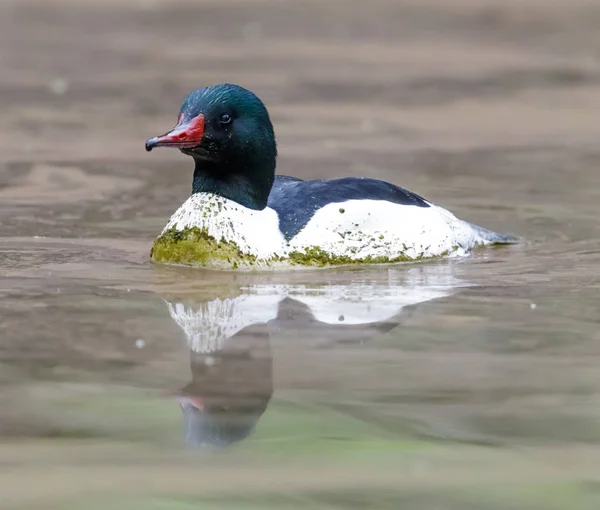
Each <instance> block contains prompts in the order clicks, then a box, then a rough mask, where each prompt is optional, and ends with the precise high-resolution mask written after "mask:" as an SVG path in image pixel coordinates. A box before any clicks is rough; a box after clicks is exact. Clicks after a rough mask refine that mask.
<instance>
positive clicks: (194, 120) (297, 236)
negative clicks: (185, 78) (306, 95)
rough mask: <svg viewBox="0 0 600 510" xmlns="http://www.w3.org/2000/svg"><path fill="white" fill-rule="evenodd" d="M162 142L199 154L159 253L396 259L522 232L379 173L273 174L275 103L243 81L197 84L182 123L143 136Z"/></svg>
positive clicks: (283, 262) (263, 260)
mask: <svg viewBox="0 0 600 510" xmlns="http://www.w3.org/2000/svg"><path fill="white" fill-rule="evenodd" d="M155 147H174V148H177V149H180V150H181V152H183V153H184V154H187V155H189V156H192V157H193V158H194V163H195V169H194V178H193V184H192V195H191V196H190V197H189V198H188V199H187V200H186V201H185V203H184V204H183V205H182V206H181V207H180V208H179V209H178V210H177V211H176V212H175V213H174V214H173V216H172V217H171V219H170V220H169V222H168V223H167V225H166V226H165V228H164V229H163V231H162V233H161V234H160V236H159V237H158V238H157V239H156V240H155V242H154V245H153V248H152V252H151V257H152V258H153V260H155V261H158V262H166V263H174V264H185V265H193V266H201V267H207V268H214V269H240V270H242V269H260V270H263V269H277V268H290V267H294V266H295V267H302V266H331V265H345V264H353V263H364V264H374V263H393V262H405V261H415V260H421V259H427V258H434V257H446V256H459V255H465V254H467V253H468V252H469V250H471V249H472V248H474V247H476V246H481V245H489V244H509V243H514V242H516V238H514V237H512V236H508V235H504V234H500V233H496V232H492V231H489V230H487V229H484V228H481V227H478V226H476V225H472V224H470V223H467V222H466V221H463V220H460V219H458V218H457V217H456V216H454V215H453V214H452V213H450V212H449V211H447V210H446V209H443V208H442V207H439V206H436V205H434V204H433V203H431V202H429V201H428V200H425V199H424V198H422V197H420V196H419V195H417V194H415V193H412V192H410V191H407V190H405V189H403V188H400V187H398V186H395V185H394V184H391V183H388V182H385V181H381V180H378V179H371V178H355V177H345V178H338V179H327V180H311V181H305V180H302V179H299V178H296V177H290V176H283V175H275V167H276V159H277V144H276V141H275V134H274V130H273V125H272V123H271V120H270V117H269V113H268V111H267V109H266V107H265V105H264V104H263V102H262V101H261V100H260V99H259V98H258V97H257V96H256V95H255V94H254V93H252V92H251V91H249V90H247V89H245V88H243V87H240V86H238V85H232V84H219V85H214V86H211V87H205V88H200V89H197V90H195V91H193V92H191V93H190V94H189V95H188V96H187V98H186V99H185V100H184V101H183V103H182V105H181V109H180V113H179V119H178V122H177V125H176V126H175V127H174V128H173V129H172V130H171V131H169V132H168V133H166V134H164V135H162V136H157V137H154V138H151V139H149V140H147V141H146V150H148V151H150V150H152V149H153V148H155Z"/></svg>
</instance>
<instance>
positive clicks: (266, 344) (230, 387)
mask: <svg viewBox="0 0 600 510" xmlns="http://www.w3.org/2000/svg"><path fill="white" fill-rule="evenodd" d="M190 355H191V369H192V381H191V382H190V383H189V384H188V385H187V386H186V387H185V388H183V389H182V390H181V391H180V392H179V395H180V397H179V402H180V405H181V410H182V412H183V418H184V425H185V440H186V442H187V443H188V445H190V446H227V445H229V444H231V443H235V442H237V441H241V440H243V439H245V438H246V437H247V436H248V435H249V434H250V433H251V432H252V431H253V429H254V426H255V425H256V423H257V422H258V420H259V419H260V417H261V416H262V414H263V413H264V412H265V409H266V407H267V405H268V403H269V400H270V399H271V395H272V394H273V371H272V358H271V349H270V340H269V334H268V331H267V329H266V326H265V325H262V324H259V325H255V326H249V327H247V328H245V329H243V330H242V331H240V332H238V333H237V334H236V335H234V336H232V337H231V338H229V339H227V341H226V342H225V343H224V344H223V348H222V349H220V350H217V351H213V352H211V353H206V352H205V353H196V352H193V351H191V352H190Z"/></svg>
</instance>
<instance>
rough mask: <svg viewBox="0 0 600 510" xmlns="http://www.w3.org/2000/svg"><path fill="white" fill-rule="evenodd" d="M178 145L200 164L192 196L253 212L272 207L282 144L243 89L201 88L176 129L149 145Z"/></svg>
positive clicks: (263, 109)
mask: <svg viewBox="0 0 600 510" xmlns="http://www.w3.org/2000/svg"><path fill="white" fill-rule="evenodd" d="M155 147H174V148H176V149H180V150H181V152H183V153H184V154H187V155H189V156H192V157H193V158H194V161H195V165H196V166H195V170H194V180H193V184H192V193H201V192H208V193H215V194H217V195H221V196H223V197H225V198H228V199H230V200H233V201H235V202H238V203H239V204H241V205H243V206H245V207H249V208H251V209H257V210H261V209H264V208H265V207H266V206H267V198H268V196H269V193H270V191H271V187H272V185H273V179H274V176H275V164H276V158H277V145H276V142H275V134H274V131H273V125H272V124H271V119H270V118H269V113H268V112H267V109H266V107H265V105H264V104H263V103H262V101H261V100H260V99H259V98H258V97H257V96H256V95H254V94H253V93H252V92H250V91H249V90H247V89H245V88H243V87H240V86H238V85H231V84H220V85H214V86H212V87H205V88H200V89H197V90H195V91H193V92H192V93H190V94H189V95H188V96H187V98H186V99H185V100H184V101H183V103H182V105H181V109H180V111H179V117H178V121H177V125H176V126H175V127H174V128H173V129H172V130H171V131H169V132H168V133H165V134H164V135H162V136H157V137H154V138H150V139H149V140H147V141H146V150H147V151H151V150H152V149H154V148H155Z"/></svg>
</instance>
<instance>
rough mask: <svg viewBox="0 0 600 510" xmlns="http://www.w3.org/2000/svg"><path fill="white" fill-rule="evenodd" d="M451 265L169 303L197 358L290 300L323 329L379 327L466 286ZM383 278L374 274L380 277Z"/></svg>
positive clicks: (258, 288) (254, 288)
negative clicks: (329, 326)
mask: <svg viewBox="0 0 600 510" xmlns="http://www.w3.org/2000/svg"><path fill="white" fill-rule="evenodd" d="M451 269H452V266H450V265H446V264H444V265H423V266H419V267H414V268H410V269H408V270H405V271H400V270H393V269H390V270H388V278H387V280H386V281H380V280H374V279H371V280H369V279H368V273H366V274H364V275H361V278H360V280H358V279H357V280H356V281H353V282H351V283H348V284H331V285H308V284H304V285H299V284H296V285H282V284H277V285H250V286H248V287H244V288H241V289H240V291H241V292H243V294H240V295H239V296H237V297H235V298H225V299H220V298H215V299H213V300H212V301H208V302H204V303H195V304H194V303H193V302H188V303H181V302H179V303H167V305H168V307H169V312H170V314H171V317H172V318H173V320H175V322H177V324H178V325H179V326H180V327H181V328H182V329H183V331H184V332H185V335H186V337H187V340H188V344H189V347H190V349H191V350H192V351H194V352H201V353H208V352H213V351H215V350H219V349H221V348H222V347H223V345H224V343H225V342H226V340H227V339H228V338H231V337H232V336H234V335H235V334H236V333H238V332H240V331H241V330H243V329H244V328H246V327H248V326H251V325H253V324H261V323H266V322H269V321H271V320H273V319H276V318H277V314H278V310H279V303H280V302H281V301H282V300H283V299H285V298H286V297H289V298H291V299H294V300H296V301H299V302H300V303H303V304H304V305H306V306H307V307H308V308H309V309H310V311H311V313H312V315H313V317H314V318H315V319H316V320H317V321H319V322H322V323H325V324H344V325H357V324H369V323H374V322H381V321H385V320H388V319H390V318H391V317H393V316H395V315H397V314H398V313H399V312H400V311H401V310H402V308H404V307H405V306H410V305H416V304H418V303H422V302H425V301H430V300H432V299H437V298H441V297H444V296H448V295H450V294H452V293H453V292H455V290H456V289H457V288H458V287H460V286H464V285H465V284H463V283H461V282H459V281H458V280H456V278H454V276H453V275H452V271H451ZM381 274H382V272H381V271H380V272H378V273H373V275H376V276H381Z"/></svg>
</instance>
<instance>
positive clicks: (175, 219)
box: [163, 193, 286, 259]
mask: <svg viewBox="0 0 600 510" xmlns="http://www.w3.org/2000/svg"><path fill="white" fill-rule="evenodd" d="M189 227H198V228H200V229H206V231H207V233H208V234H209V235H210V236H212V237H214V238H215V239H216V240H217V241H220V240H221V239H224V240H225V241H227V242H230V243H235V244H236V245H237V246H238V247H239V249H240V250H241V251H242V252H243V253H244V254H249V255H254V256H256V257H258V258H259V259H269V258H271V257H273V256H274V255H279V254H281V253H283V252H285V245H286V242H285V238H284V237H283V234H282V233H281V231H280V230H279V217H278V216H277V213H276V212H275V211H274V210H273V209H271V208H269V207H267V208H265V209H263V210H262V211H256V210H254V209H248V208H247V207H244V206H242V205H240V204H238V203H237V202H234V201H232V200H228V199H227V198H223V197H221V196H219V195H214V194H213V193H195V194H193V195H192V196H190V197H189V198H188V199H187V200H186V201H185V202H184V203H183V205H182V206H181V207H180V208H179V209H178V210H177V211H176V212H175V214H173V216H171V219H170V220H169V222H168V223H167V225H166V227H165V228H164V229H163V233H164V232H166V231H167V230H170V229H172V228H175V229H176V230H184V229H185V228H189Z"/></svg>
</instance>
